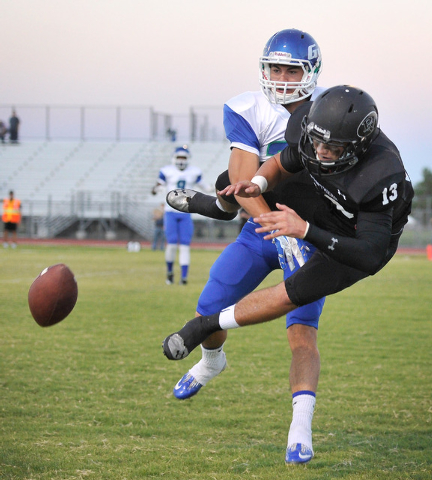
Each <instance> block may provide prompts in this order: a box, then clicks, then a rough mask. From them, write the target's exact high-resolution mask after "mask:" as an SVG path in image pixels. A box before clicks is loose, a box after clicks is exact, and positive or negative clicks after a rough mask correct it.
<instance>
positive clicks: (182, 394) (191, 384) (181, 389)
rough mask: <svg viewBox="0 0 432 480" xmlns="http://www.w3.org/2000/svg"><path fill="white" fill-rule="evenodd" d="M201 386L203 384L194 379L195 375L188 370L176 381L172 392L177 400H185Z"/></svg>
mask: <svg viewBox="0 0 432 480" xmlns="http://www.w3.org/2000/svg"><path fill="white" fill-rule="evenodd" d="M202 386H203V385H201V383H199V382H198V381H197V380H195V377H194V376H193V375H191V374H190V373H189V372H188V373H186V374H185V375H183V377H182V378H181V379H180V380H179V381H178V382H177V384H176V386H175V387H174V390H173V394H174V396H175V397H176V398H178V399H179V400H186V399H188V398H191V397H193V396H194V395H196V394H197V393H198V392H199V391H200V389H201V387H202Z"/></svg>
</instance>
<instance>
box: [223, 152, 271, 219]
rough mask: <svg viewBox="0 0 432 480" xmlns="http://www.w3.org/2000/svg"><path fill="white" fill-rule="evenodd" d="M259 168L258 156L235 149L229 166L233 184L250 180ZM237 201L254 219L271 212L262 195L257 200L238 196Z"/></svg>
mask: <svg viewBox="0 0 432 480" xmlns="http://www.w3.org/2000/svg"><path fill="white" fill-rule="evenodd" d="M258 167H259V158H258V155H256V154H254V153H251V152H247V151H245V150H241V149H239V148H233V149H232V150H231V155H230V159H229V165H228V174H229V178H230V181H231V183H233V184H234V183H237V182H239V181H240V180H250V179H251V178H253V177H254V176H255V175H256V171H257V170H258ZM236 200H237V202H238V203H239V205H240V206H241V207H243V208H244V209H245V210H246V211H247V212H248V214H249V215H250V216H252V217H255V216H259V215H261V214H262V213H266V212H270V211H271V210H270V207H269V206H268V205H267V202H266V201H265V200H264V198H263V197H262V195H258V196H257V197H256V198H246V197H241V196H236Z"/></svg>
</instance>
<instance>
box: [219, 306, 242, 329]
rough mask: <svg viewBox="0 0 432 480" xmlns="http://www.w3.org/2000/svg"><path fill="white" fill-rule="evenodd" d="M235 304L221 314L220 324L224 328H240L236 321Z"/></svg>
mask: <svg viewBox="0 0 432 480" xmlns="http://www.w3.org/2000/svg"><path fill="white" fill-rule="evenodd" d="M234 309H235V305H231V306H230V307H227V308H224V309H223V310H222V311H221V312H220V314H219V326H220V328H221V329H222V330H230V329H231V328H238V327H240V325H239V324H238V323H237V322H236V319H235V317H234Z"/></svg>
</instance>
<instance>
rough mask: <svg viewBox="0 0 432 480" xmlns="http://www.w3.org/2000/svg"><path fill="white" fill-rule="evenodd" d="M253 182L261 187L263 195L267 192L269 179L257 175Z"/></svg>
mask: <svg viewBox="0 0 432 480" xmlns="http://www.w3.org/2000/svg"><path fill="white" fill-rule="evenodd" d="M251 182H252V183H255V184H256V185H258V186H259V187H260V190H261V193H264V192H265V191H266V190H267V187H268V182H267V179H266V178H265V177H263V176H262V175H257V176H256V177H253V178H252V180H251Z"/></svg>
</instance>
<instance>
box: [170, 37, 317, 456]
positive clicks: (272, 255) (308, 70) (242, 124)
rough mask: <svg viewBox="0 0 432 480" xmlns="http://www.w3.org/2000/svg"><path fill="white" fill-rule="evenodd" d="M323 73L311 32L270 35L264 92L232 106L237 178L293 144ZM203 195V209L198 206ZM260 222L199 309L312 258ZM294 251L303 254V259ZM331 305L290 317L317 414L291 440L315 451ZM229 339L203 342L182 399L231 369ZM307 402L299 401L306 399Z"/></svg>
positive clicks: (246, 231) (308, 188) (300, 422)
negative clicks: (296, 124) (300, 115)
mask: <svg viewBox="0 0 432 480" xmlns="http://www.w3.org/2000/svg"><path fill="white" fill-rule="evenodd" d="M320 72H321V53H320V49H319V47H318V44H317V43H316V41H315V40H314V39H313V38H312V37H311V36H310V35H309V34H307V33H305V32H302V31H300V30H295V29H291V30H282V31H280V32H278V33H276V34H275V35H273V36H272V37H271V38H270V40H269V41H268V42H267V44H266V46H265V48H264V52H263V55H262V57H260V61H259V74H260V84H261V87H262V89H261V91H258V92H246V93H244V94H241V95H239V96H237V97H235V98H233V99H231V100H229V101H228V102H227V103H226V104H225V106H224V126H225V130H226V135H227V137H228V139H229V140H230V141H231V155H230V161H229V177H230V179H231V181H233V182H234V181H237V180H240V179H243V178H249V179H251V178H252V177H253V176H254V174H255V172H256V171H257V169H258V168H259V165H260V164H262V163H263V162H265V161H266V160H267V159H268V158H271V157H272V155H274V154H275V153H277V152H279V151H280V150H282V149H283V148H284V147H285V146H286V141H285V139H284V133H285V130H286V125H287V121H288V119H289V118H290V115H291V113H292V112H294V111H295V109H296V108H298V107H299V105H301V104H302V103H304V102H306V101H307V100H308V99H310V98H312V99H313V98H314V97H315V96H317V95H318V93H319V92H318V91H317V90H318V89H316V82H317V78H318V76H319V74H320ZM228 183H229V182H228ZM308 192H309V193H308ZM298 194H299V195H298V198H299V200H300V201H301V202H303V201H304V199H305V198H306V196H307V195H313V196H315V190H314V187H313V185H312V183H311V182H310V180H307V179H306V181H305V182H304V184H303V185H301V188H300V189H299V190H298ZM195 200H196V202H195V204H196V205H195V206H196V207H197V208H198V210H194V208H192V209H191V208H190V207H191V206H193V202H194V201H195ZM228 200H230V199H228ZM267 200H269V198H267ZM223 201H224V200H223V199H222V198H220V199H218V204H217V205H219V207H218V206H217V205H216V200H215V198H214V197H209V196H206V195H203V194H201V193H197V192H193V191H192V192H191V191H188V190H175V191H173V192H170V194H169V195H168V203H170V204H171V205H173V206H174V207H175V208H177V209H179V210H181V211H199V213H202V210H201V209H200V208H199V207H200V205H201V206H202V205H204V206H208V207H209V208H210V209H213V210H214V208H216V210H217V211H218V212H222V210H221V209H220V208H224V205H223V204H222V203H221V202H223ZM239 201H240V203H241V204H242V206H243V207H244V208H245V209H246V210H247V211H248V212H249V214H250V215H253V216H258V215H260V214H261V213H264V212H269V211H270V207H269V205H268V204H267V202H266V200H264V199H263V198H262V197H259V198H248V199H240V200H239ZM225 206H226V204H225ZM236 208H238V204H236V206H235V207H234V209H236ZM257 226H258V225H257V224H255V223H254V222H253V220H252V219H250V220H249V221H248V222H247V223H246V225H245V226H244V227H243V230H242V232H241V234H240V235H239V237H238V238H237V240H236V242H234V243H233V244H231V245H229V246H228V247H227V248H226V249H225V250H224V252H223V253H222V254H221V256H220V257H219V258H218V260H217V261H216V262H215V264H214V265H213V267H212V268H211V270H210V279H209V281H208V282H207V284H206V286H205V288H204V290H203V292H202V294H201V296H200V298H199V301H198V306H197V315H209V314H211V313H215V312H216V311H219V310H221V309H222V308H224V307H228V306H229V305H231V304H233V303H235V302H236V301H238V300H239V299H240V298H242V297H244V296H245V295H247V294H248V293H250V292H252V291H253V290H254V289H255V288H256V287H257V286H258V285H259V284H260V283H261V282H262V281H263V280H264V278H265V277H266V276H267V275H268V274H269V273H270V272H271V271H273V270H275V269H279V268H281V267H280V264H279V260H281V262H282V265H283V266H285V267H286V268H285V270H284V273H285V275H286V276H289V275H290V274H291V273H292V272H291V268H296V267H298V265H299V262H300V264H302V263H303V262H304V260H305V259H304V256H303V254H302V252H300V249H299V247H298V245H297V243H296V241H295V240H294V239H288V238H283V237H279V238H278V239H277V240H276V241H277V246H278V247H279V251H280V256H278V250H277V249H276V248H275V245H273V244H272V243H270V242H266V241H265V240H263V236H264V235H262V234H258V233H256V231H255V229H256V227H257ZM307 248H308V250H306V249H303V253H305V256H307V254H310V253H311V252H312V251H313V247H312V246H311V245H309V246H308V247H307ZM292 249H293V250H294V252H297V256H296V258H295V256H294V255H293V251H292ZM283 250H285V252H284V251H283ZM285 256H287V257H288V258H284V257H285ZM288 264H291V265H288ZM323 303H324V299H319V300H317V301H316V302H314V303H313V304H312V305H307V306H305V307H302V308H300V309H298V310H297V311H296V312H294V313H293V314H290V315H288V316H287V336H288V340H289V343H290V347H291V350H292V362H291V369H290V384H291V390H292V393H293V395H297V394H298V392H300V391H303V392H308V393H307V394H305V395H303V397H302V398H303V400H304V402H303V403H305V404H307V409H308V412H309V413H308V416H307V420H306V421H305V420H304V419H305V418H306V417H305V415H303V414H302V413H301V409H300V408H298V409H297V411H294V413H293V421H292V424H291V428H290V434H289V438H288V443H289V444H290V445H291V444H306V445H307V446H308V448H310V449H311V448H312V435H311V421H312V415H313V409H314V405H315V391H316V388H317V384H318V377H319V370H320V359H319V352H318V348H317V328H318V320H319V316H320V314H321V311H322V307H323ZM225 339H226V331H222V332H217V333H215V334H214V335H212V336H211V337H210V338H208V339H206V341H205V342H204V344H203V346H202V347H203V348H202V353H203V357H202V359H201V361H200V362H198V363H197V364H196V365H194V366H193V367H192V368H191V369H190V370H189V372H187V373H186V374H185V375H184V376H183V377H182V379H180V381H179V382H178V383H177V385H176V386H175V387H174V395H175V396H176V397H177V398H179V399H185V398H189V397H191V396H192V395H195V394H196V393H197V392H198V391H199V390H200V388H201V387H202V386H203V385H206V383H207V382H208V381H209V380H211V379H212V378H214V377H215V376H216V375H218V374H219V373H220V372H221V371H223V370H224V368H225V365H226V359H225V353H224V351H223V343H224V341H225ZM300 400H301V399H296V403H297V404H299V405H300V403H301V402H300ZM294 460H295V459H294Z"/></svg>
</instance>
